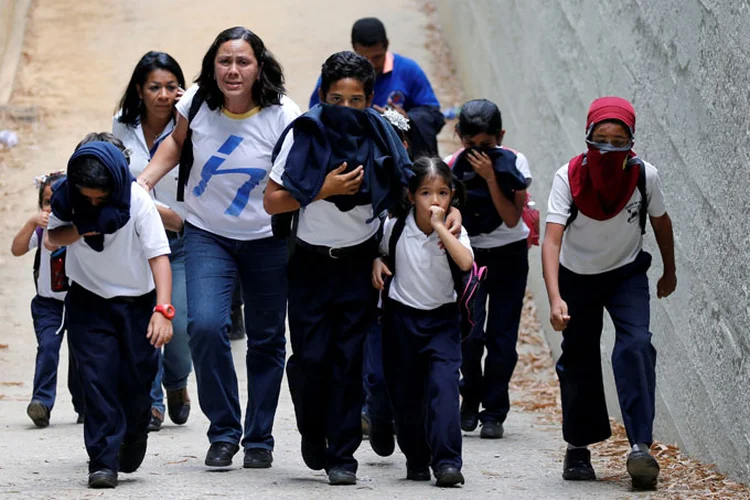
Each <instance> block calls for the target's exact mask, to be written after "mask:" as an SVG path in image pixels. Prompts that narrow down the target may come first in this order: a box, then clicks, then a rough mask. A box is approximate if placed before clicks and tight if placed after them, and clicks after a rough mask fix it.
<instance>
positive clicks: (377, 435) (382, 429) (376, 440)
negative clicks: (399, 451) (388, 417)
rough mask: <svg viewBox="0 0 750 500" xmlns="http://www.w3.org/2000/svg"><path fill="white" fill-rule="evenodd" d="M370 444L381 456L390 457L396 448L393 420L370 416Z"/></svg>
mask: <svg viewBox="0 0 750 500" xmlns="http://www.w3.org/2000/svg"><path fill="white" fill-rule="evenodd" d="M370 446H372V451H374V452H375V453H377V454H378V455H380V456H381V457H390V456H391V455H393V451H394V450H395V449H396V441H395V439H394V438H393V424H392V423H391V422H388V421H385V420H380V419H379V418H373V417H370Z"/></svg>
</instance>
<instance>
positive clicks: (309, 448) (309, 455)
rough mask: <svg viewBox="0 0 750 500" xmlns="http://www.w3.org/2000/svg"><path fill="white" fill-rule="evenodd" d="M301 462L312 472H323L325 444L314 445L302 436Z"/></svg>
mask: <svg viewBox="0 0 750 500" xmlns="http://www.w3.org/2000/svg"><path fill="white" fill-rule="evenodd" d="M301 449H302V460H304V462H305V465H307V466H308V467H309V468H310V469H312V470H323V468H324V467H325V466H326V461H325V457H326V455H325V454H326V447H325V442H323V443H319V444H316V443H315V442H314V441H312V440H311V439H307V438H305V437H304V436H302V446H301Z"/></svg>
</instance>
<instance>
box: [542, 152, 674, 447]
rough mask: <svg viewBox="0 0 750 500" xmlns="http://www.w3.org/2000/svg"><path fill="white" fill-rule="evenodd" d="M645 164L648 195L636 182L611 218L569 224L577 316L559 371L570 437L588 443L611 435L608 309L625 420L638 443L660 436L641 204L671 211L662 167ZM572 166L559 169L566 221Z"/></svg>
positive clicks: (563, 258) (559, 218)
mask: <svg viewBox="0 0 750 500" xmlns="http://www.w3.org/2000/svg"><path fill="white" fill-rule="evenodd" d="M644 163H645V175H646V197H647V199H646V200H643V199H642V197H641V194H640V192H639V190H638V189H635V190H634V192H633V194H632V196H631V197H630V199H629V200H628V201H627V203H626V204H625V206H624V208H623V209H622V210H621V211H620V212H619V213H617V215H614V216H613V217H611V218H609V219H607V220H595V219H592V218H589V217H587V216H586V215H584V213H583V212H580V211H579V213H578V215H577V217H576V218H575V219H574V220H573V221H572V223H570V225H569V226H568V227H567V229H566V230H565V233H564V236H563V240H562V246H561V252H560V271H559V286H560V294H561V296H562V299H563V300H564V301H565V302H566V303H567V305H568V314H569V315H570V321H569V323H568V325H567V327H566V329H565V330H564V331H563V342H562V355H561V357H560V359H559V360H558V362H557V374H558V377H559V379H560V390H561V395H562V406H563V437H564V438H565V441H567V442H568V443H570V444H572V445H574V446H584V445H588V444H592V443H596V442H599V441H603V440H604V439H607V438H608V437H609V436H610V435H611V430H610V426H609V418H608V414H607V405H606V401H605V397H604V386H603V382H602V369H601V360H600V346H599V342H600V338H601V332H602V327H603V324H602V322H603V319H602V318H603V312H604V310H605V309H606V310H607V312H608V313H609V315H610V317H611V318H612V321H613V323H614V326H615V346H614V349H613V353H612V367H613V370H614V375H615V383H616V386H617V394H618V398H619V401H620V409H621V410H622V416H623V423H624V424H625V429H626V431H627V435H628V439H629V440H630V443H631V444H635V443H645V444H647V445H648V444H651V443H652V442H653V436H652V428H653V420H654V412H655V408H654V395H655V386H656V373H655V366H656V350H655V349H654V347H653V346H652V345H651V332H650V331H649V316H650V311H649V284H648V278H647V276H646V271H647V270H648V268H649V266H650V265H651V255H649V254H648V253H647V252H645V251H643V236H642V234H641V227H640V224H639V210H640V209H642V204H644V203H645V205H646V208H645V209H646V210H647V213H648V215H649V216H651V217H661V216H662V215H664V214H665V213H666V208H665V205H664V194H663V191H662V187H661V182H660V180H659V176H658V172H657V170H656V169H655V168H654V167H653V166H652V165H651V164H649V163H647V162H644ZM568 168H569V165H564V166H563V167H561V168H560V169H559V170H558V171H557V173H556V174H555V179H554V181H553V184H552V190H551V192H550V196H549V201H548V210H547V222H548V223H550V222H551V223H556V224H561V225H566V224H567V223H568V219H569V217H570V214H571V205H572V204H573V197H572V195H571V186H570V180H569V176H568Z"/></svg>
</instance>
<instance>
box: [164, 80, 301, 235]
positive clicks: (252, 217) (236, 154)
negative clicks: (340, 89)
mask: <svg viewBox="0 0 750 500" xmlns="http://www.w3.org/2000/svg"><path fill="white" fill-rule="evenodd" d="M197 91H198V86H197V85H193V86H192V87H190V88H189V89H188V90H187V92H185V95H183V96H182V98H181V99H180V101H179V102H178V103H177V111H178V112H179V113H180V114H181V115H182V116H184V117H185V118H187V117H188V114H189V112H190V104H191V103H192V102H193V97H194V96H195V93H196V92H197ZM299 114H300V109H299V106H297V105H296V104H295V103H294V101H292V100H291V99H289V98H288V97H286V96H282V98H281V105H279V106H269V107H267V108H263V109H259V108H254V109H252V110H250V111H249V112H247V113H245V114H242V115H235V114H232V113H229V112H228V111H226V110H224V109H223V108H221V109H217V110H214V111H211V110H210V109H209V107H208V105H207V104H206V103H205V102H204V103H203V104H202V105H201V107H200V109H199V110H198V113H197V114H196V115H195V117H194V118H193V121H192V122H191V123H190V129H191V130H192V131H193V135H192V141H193V156H194V158H195V160H194V162H193V167H192V169H191V170H190V178H189V179H188V184H187V186H186V188H185V206H186V207H187V221H188V222H190V223H191V224H193V225H194V226H197V227H199V228H201V229H203V230H204V231H208V232H211V233H214V234H218V235H219V236H224V237H226V238H232V239H235V240H242V241H247V240H257V239H261V238H268V237H270V236H272V235H273V232H272V231H271V216H270V215H268V213H266V211H265V209H264V208H263V192H264V191H265V189H266V184H268V173H269V171H270V170H271V153H272V152H273V148H274V146H275V145H276V141H277V140H278V138H279V136H280V135H281V133H282V132H283V131H284V129H285V128H286V126H287V125H289V123H291V122H292V121H293V120H294V119H295V118H296V117H297V116H299Z"/></svg>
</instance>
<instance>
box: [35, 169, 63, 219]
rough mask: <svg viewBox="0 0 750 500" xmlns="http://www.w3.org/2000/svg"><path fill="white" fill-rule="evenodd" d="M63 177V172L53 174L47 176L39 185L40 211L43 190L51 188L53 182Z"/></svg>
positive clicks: (42, 201)
mask: <svg viewBox="0 0 750 500" xmlns="http://www.w3.org/2000/svg"><path fill="white" fill-rule="evenodd" d="M63 177H65V174H64V173H63V172H55V173H54V174H49V175H47V176H46V177H45V178H44V180H43V181H42V183H41V184H40V185H39V209H40V210H41V209H42V208H43V206H42V203H44V190H45V189H47V187H48V186H51V185H52V184H54V183H55V182H57V181H59V180H60V179H62V178H63Z"/></svg>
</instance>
